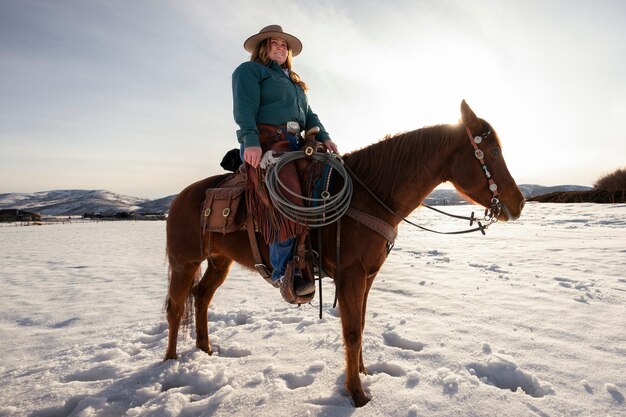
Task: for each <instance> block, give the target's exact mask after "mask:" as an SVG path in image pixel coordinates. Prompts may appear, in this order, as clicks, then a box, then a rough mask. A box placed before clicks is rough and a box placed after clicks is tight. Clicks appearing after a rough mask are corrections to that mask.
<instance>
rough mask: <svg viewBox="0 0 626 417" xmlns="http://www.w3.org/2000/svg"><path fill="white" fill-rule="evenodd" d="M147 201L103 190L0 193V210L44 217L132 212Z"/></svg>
mask: <svg viewBox="0 0 626 417" xmlns="http://www.w3.org/2000/svg"><path fill="white" fill-rule="evenodd" d="M147 202H149V200H146V199H143V198H137V197H131V196H126V195H121V194H116V193H113V192H111V191H105V190H52V191H40V192H37V193H11V194H0V209H8V208H13V209H20V210H28V211H33V212H37V213H40V214H43V215H48V216H69V215H79V214H84V213H94V212H100V213H117V212H133V211H137V210H140V209H141V205H142V204H144V203H147Z"/></svg>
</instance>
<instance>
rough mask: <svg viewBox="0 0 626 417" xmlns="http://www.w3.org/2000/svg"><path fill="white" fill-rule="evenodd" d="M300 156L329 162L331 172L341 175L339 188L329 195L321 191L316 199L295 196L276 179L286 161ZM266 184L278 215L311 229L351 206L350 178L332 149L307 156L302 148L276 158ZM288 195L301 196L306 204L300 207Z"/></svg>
mask: <svg viewBox="0 0 626 417" xmlns="http://www.w3.org/2000/svg"><path fill="white" fill-rule="evenodd" d="M302 158H311V159H313V160H314V161H318V162H323V163H324V164H325V165H328V166H329V167H330V169H331V171H330V172H332V171H334V172H335V173H337V174H338V175H339V176H340V177H342V178H343V186H342V187H341V189H339V190H338V191H337V192H336V193H334V194H332V195H331V194H330V193H329V192H328V189H325V190H323V191H322V192H321V198H317V197H313V196H311V197H307V196H303V195H298V194H297V193H295V192H293V191H291V190H290V189H289V188H287V187H286V186H285V184H283V182H282V181H281V180H280V178H278V173H279V172H280V170H281V169H282V168H283V167H284V166H285V165H287V164H288V163H290V162H292V161H295V160H298V159H302ZM330 175H331V174H330V173H329V176H330ZM265 185H266V186H267V190H268V193H269V195H270V198H271V199H272V202H273V203H274V206H275V207H276V209H277V210H278V211H279V212H280V213H281V214H283V215H284V216H285V217H287V218H288V219H289V220H291V221H294V222H298V223H300V224H305V225H307V226H309V227H311V228H315V227H322V226H326V225H329V224H332V223H334V222H335V221H337V220H339V218H340V217H341V216H343V215H344V214H345V212H346V211H347V210H348V207H349V206H350V200H351V199H352V191H353V189H352V180H351V178H350V175H349V174H348V173H347V171H346V169H345V167H344V165H343V159H341V156H339V155H337V154H334V153H331V152H324V153H321V152H315V153H314V154H313V155H311V156H310V157H309V156H306V155H305V153H304V151H293V152H287V153H285V154H284V155H282V156H281V157H279V158H278V160H277V161H276V163H275V164H272V165H269V167H268V169H267V171H266V174H265ZM288 195H292V196H295V197H298V198H301V199H302V200H304V202H305V205H304V206H299V205H297V204H294V203H292V202H291V201H290V200H289V198H288Z"/></svg>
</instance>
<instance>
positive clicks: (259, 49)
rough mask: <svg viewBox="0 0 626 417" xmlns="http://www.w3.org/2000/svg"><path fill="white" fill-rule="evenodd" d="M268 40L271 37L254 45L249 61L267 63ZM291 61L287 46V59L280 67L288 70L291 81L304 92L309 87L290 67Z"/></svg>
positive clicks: (268, 60) (268, 61) (291, 57)
mask: <svg viewBox="0 0 626 417" xmlns="http://www.w3.org/2000/svg"><path fill="white" fill-rule="evenodd" d="M270 41H271V38H267V39H265V40H264V41H261V42H259V43H258V44H257V45H256V48H254V51H253V52H252V55H251V56H250V61H256V62H258V63H260V64H263V65H269V63H270V57H269V51H270ZM292 61H293V56H292V54H291V48H289V50H288V51H287V60H286V61H285V63H284V64H283V65H282V67H283V68H286V69H288V70H289V78H291V81H293V82H294V83H295V84H297V85H299V86H300V88H302V89H303V90H304V92H307V91H308V89H309V87H308V86H307V85H306V83H305V82H304V81H302V80H301V79H300V76H299V75H298V73H296V72H295V71H294V70H293V69H291V63H292Z"/></svg>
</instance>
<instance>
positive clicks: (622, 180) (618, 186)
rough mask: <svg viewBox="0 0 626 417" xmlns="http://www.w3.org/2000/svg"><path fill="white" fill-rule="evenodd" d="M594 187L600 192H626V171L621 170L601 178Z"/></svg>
mask: <svg viewBox="0 0 626 417" xmlns="http://www.w3.org/2000/svg"><path fill="white" fill-rule="evenodd" d="M593 186H594V188H596V189H598V190H605V191H619V190H626V169H625V168H619V169H617V170H615V171H613V172H611V173H610V174H606V175H603V176H601V177H600V178H598V179H597V180H596V182H595V183H594V184H593Z"/></svg>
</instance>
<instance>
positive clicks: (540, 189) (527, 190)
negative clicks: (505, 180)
mask: <svg viewBox="0 0 626 417" xmlns="http://www.w3.org/2000/svg"><path fill="white" fill-rule="evenodd" d="M518 187H519V189H520V191H521V192H522V194H524V197H526V198H530V197H536V196H538V195H544V194H550V193H556V192H562V191H588V190H591V189H592V187H586V186H584V185H556V186H552V187H546V186H544V185H537V184H520V185H518Z"/></svg>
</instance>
